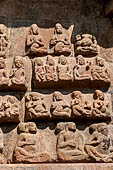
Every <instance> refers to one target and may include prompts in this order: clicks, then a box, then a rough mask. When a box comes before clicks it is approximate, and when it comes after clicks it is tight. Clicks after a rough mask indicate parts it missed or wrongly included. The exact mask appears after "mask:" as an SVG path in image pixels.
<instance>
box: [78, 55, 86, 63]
mask: <svg viewBox="0 0 113 170" xmlns="http://www.w3.org/2000/svg"><path fill="white" fill-rule="evenodd" d="M76 62H77V64H79V65H84V64H85V59H84V57H83V56H82V55H78V56H77V57H76Z"/></svg>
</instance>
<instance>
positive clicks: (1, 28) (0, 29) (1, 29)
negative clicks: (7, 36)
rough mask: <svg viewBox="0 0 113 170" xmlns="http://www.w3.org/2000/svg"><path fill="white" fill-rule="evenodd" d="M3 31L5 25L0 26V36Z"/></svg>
mask: <svg viewBox="0 0 113 170" xmlns="http://www.w3.org/2000/svg"><path fill="white" fill-rule="evenodd" d="M4 29H5V25H4V24H0V34H3V33H4Z"/></svg>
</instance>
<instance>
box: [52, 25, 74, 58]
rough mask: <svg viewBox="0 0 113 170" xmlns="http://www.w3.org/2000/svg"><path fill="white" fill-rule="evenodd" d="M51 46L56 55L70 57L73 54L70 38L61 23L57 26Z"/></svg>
mask: <svg viewBox="0 0 113 170" xmlns="http://www.w3.org/2000/svg"><path fill="white" fill-rule="evenodd" d="M50 45H51V46H52V48H53V50H54V54H55V55H65V56H68V55H70V54H71V43H70V40H69V36H68V35H67V34H65V33H63V27H62V25H61V24H59V23H57V24H56V25H55V31H54V35H53V37H52V39H51V41H50Z"/></svg>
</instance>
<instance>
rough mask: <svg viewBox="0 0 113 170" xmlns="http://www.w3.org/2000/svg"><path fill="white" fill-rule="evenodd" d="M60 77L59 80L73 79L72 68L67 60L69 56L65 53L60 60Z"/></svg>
mask: <svg viewBox="0 0 113 170" xmlns="http://www.w3.org/2000/svg"><path fill="white" fill-rule="evenodd" d="M57 71H58V79H59V80H72V79H73V75H72V70H71V68H70V65H69V63H68V61H67V58H66V57H65V56H64V55H61V56H60V57H59V60H58V66H57Z"/></svg>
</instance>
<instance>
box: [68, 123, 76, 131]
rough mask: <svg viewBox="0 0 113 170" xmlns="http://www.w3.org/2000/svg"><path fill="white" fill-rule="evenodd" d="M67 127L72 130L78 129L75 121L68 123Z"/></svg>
mask: <svg viewBox="0 0 113 170" xmlns="http://www.w3.org/2000/svg"><path fill="white" fill-rule="evenodd" d="M66 129H67V130H69V131H72V132H75V131H76V125H75V123H73V122H68V123H66Z"/></svg>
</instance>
